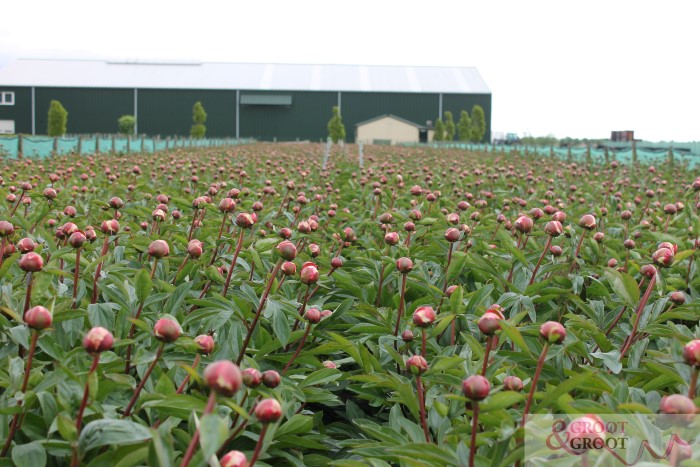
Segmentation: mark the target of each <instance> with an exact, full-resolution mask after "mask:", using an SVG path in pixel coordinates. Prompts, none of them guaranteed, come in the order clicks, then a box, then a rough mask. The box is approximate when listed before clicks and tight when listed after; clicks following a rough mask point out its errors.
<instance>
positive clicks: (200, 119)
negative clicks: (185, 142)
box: [190, 101, 207, 139]
mask: <svg viewBox="0 0 700 467" xmlns="http://www.w3.org/2000/svg"><path fill="white" fill-rule="evenodd" d="M206 121H207V113H206V111H205V110H204V106H203V105H202V103H201V102H199V101H197V102H195V104H194V106H193V107H192V123H194V125H192V128H191V129H190V136H192V137H193V138H195V139H201V138H204V135H205V134H206V133H207V127H206V126H204V123H206Z"/></svg>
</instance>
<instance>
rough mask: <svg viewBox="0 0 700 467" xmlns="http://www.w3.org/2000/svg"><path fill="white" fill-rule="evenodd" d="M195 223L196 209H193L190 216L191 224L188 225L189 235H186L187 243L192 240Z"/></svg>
mask: <svg viewBox="0 0 700 467" xmlns="http://www.w3.org/2000/svg"><path fill="white" fill-rule="evenodd" d="M195 222H197V208H195V209H194V214H192V224H191V225H190V233H189V235H187V242H189V241H190V240H192V234H193V233H194V224H195Z"/></svg>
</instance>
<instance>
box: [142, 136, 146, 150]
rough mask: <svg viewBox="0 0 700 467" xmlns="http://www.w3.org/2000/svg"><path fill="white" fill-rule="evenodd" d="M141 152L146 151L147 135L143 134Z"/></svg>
mask: <svg viewBox="0 0 700 467" xmlns="http://www.w3.org/2000/svg"><path fill="white" fill-rule="evenodd" d="M141 152H146V136H141Z"/></svg>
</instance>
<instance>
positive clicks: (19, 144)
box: [17, 133, 24, 159]
mask: <svg viewBox="0 0 700 467" xmlns="http://www.w3.org/2000/svg"><path fill="white" fill-rule="evenodd" d="M22 138H23V136H22V133H20V134H19V135H17V159H22V158H23V157H24V149H23V146H24V141H23V140H22Z"/></svg>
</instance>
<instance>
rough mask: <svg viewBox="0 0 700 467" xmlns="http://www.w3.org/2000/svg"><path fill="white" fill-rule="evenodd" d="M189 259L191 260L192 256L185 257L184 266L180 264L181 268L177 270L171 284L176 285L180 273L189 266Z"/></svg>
mask: <svg viewBox="0 0 700 467" xmlns="http://www.w3.org/2000/svg"><path fill="white" fill-rule="evenodd" d="M189 259H190V255H187V256H185V260H184V261H183V262H182V264H180V267H179V268H177V272H176V273H175V275H174V276H173V281H172V282H171V284H173V285H175V281H177V276H178V274H180V271H182V269H183V268H184V267H185V265H186V264H187V261H188V260H189Z"/></svg>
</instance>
